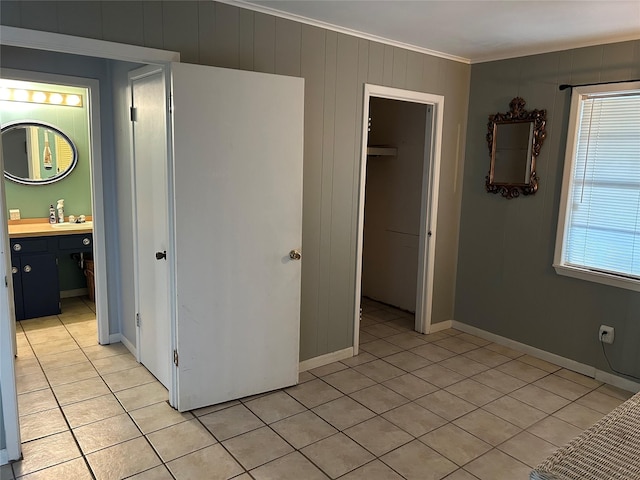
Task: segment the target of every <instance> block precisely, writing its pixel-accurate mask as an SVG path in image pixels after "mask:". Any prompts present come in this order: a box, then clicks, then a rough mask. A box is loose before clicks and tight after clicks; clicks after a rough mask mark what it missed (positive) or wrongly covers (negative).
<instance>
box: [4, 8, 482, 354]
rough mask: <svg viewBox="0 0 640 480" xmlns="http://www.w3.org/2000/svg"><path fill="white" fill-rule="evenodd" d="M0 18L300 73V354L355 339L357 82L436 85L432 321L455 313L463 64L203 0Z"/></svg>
mask: <svg viewBox="0 0 640 480" xmlns="http://www.w3.org/2000/svg"><path fill="white" fill-rule="evenodd" d="M0 21H1V22H2V24H4V25H9V26H15V27H22V28H31V29H35V30H46V31H53V32H58V33H64V34H70V35H77V36H84V37H92V38H98V39H102V40H108V41H115V42H122V43H130V44H134V45H143V46H148V47H154V48H163V49H167V50H174V51H178V52H180V54H181V56H182V61H184V62H191V63H201V64H205V65H214V66H220V67H229V68H240V69H245V70H255V71H259V72H267V73H278V74H284V75H293V76H301V77H304V78H305V152H304V153H305V157H304V158H305V159H304V162H305V163H304V198H303V249H304V261H303V266H302V307H301V308H302V311H301V318H302V320H301V346H300V348H301V352H300V358H301V359H302V360H304V359H308V358H311V357H314V356H317V355H321V354H324V353H328V352H332V351H336V350H339V349H342V348H345V347H349V346H351V345H352V344H353V311H354V300H355V299H354V295H355V293H354V291H355V274H356V272H355V241H356V235H355V234H356V212H357V198H358V178H357V174H358V171H359V164H360V135H361V116H362V98H363V84H364V83H365V82H369V83H375V84H379V85H387V86H393V87H398V88H405V89H409V90H416V91H422V92H429V93H434V94H441V95H444V96H445V114H444V139H443V148H442V177H441V185H440V215H439V222H438V237H437V239H438V243H437V250H438V254H437V255H438V258H437V261H436V265H435V269H436V274H435V278H436V284H435V285H434V288H435V295H434V309H433V321H434V322H438V321H443V320H448V319H450V318H452V315H453V305H454V290H455V272H456V259H457V250H458V247H457V244H458V218H459V212H460V201H461V183H462V158H458V157H462V154H461V152H463V151H464V138H465V129H466V114H467V102H468V91H469V74H470V67H469V65H464V64H461V63H457V62H452V61H449V60H444V59H440V58H436V57H431V56H427V55H422V54H419V53H415V52H410V51H407V50H403V49H400V48H395V47H391V46H386V45H382V44H379V43H375V42H370V41H367V40H361V39H358V38H355V37H352V36H348V35H343V34H338V33H335V32H330V31H327V30H323V29H320V28H316V27H310V26H307V25H302V24H299V23H296V22H292V21H288V20H283V19H279V18H275V17H272V16H269V15H264V14H259V13H254V12H251V11H248V10H243V9H239V8H236V7H233V6H229V5H225V4H219V3H215V2H208V1H207V2H192V1H177V2H140V1H127V2H111V1H109V2H106V1H105V2H93V1H78V2H57V1H51V2H15V1H3V2H2V3H1V4H0ZM458 152H460V154H458Z"/></svg>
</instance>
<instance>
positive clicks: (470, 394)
mask: <svg viewBox="0 0 640 480" xmlns="http://www.w3.org/2000/svg"><path fill="white" fill-rule="evenodd" d="M445 390H446V391H447V392H449V393H453V394H454V395H456V396H458V397H460V398H463V399H465V400H466V401H468V402H471V403H473V404H474V405H477V406H478V407H481V406H482V405H486V404H487V403H489V402H492V401H494V400H496V399H498V398H500V397H502V396H503V393H502V392H499V391H498V390H495V389H493V388H491V387H487V386H486V385H483V384H481V383H479V382H476V381H475V380H471V379H467V380H463V381H461V382H458V383H454V384H453V385H450V386H448V387H447V388H445Z"/></svg>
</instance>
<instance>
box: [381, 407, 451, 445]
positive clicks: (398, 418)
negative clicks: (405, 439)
mask: <svg viewBox="0 0 640 480" xmlns="http://www.w3.org/2000/svg"><path fill="white" fill-rule="evenodd" d="M382 416H383V417H384V418H386V419H387V420H389V421H390V422H392V423H394V424H395V425H397V426H398V427H400V428H402V429H403V430H404V431H405V432H408V433H410V434H411V435H413V436H414V437H419V436H420V435H424V434H425V433H427V432H430V431H431V430H433V429H435V428H438V427H440V426H442V425H444V424H445V423H447V420H445V419H444V418H442V417H440V416H438V415H436V414H435V413H433V412H431V411H430V410H427V409H426V408H423V407H421V406H420V405H417V404H416V403H407V404H406V405H402V406H401V407H398V408H394V409H393V410H389V411H388V412H386V413H384V414H383V415H382Z"/></svg>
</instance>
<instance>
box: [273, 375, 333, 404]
mask: <svg viewBox="0 0 640 480" xmlns="http://www.w3.org/2000/svg"><path fill="white" fill-rule="evenodd" d="M339 373H340V372H337V374H339ZM337 374H336V373H332V374H331V375H337ZM325 378H327V377H325ZM286 392H287V393H288V394H289V395H291V396H292V397H293V398H295V399H296V400H298V401H299V402H300V403H301V404H303V405H304V406H305V407H307V408H313V407H317V406H318V405H321V404H323V403H326V402H329V401H331V400H335V399H336V398H338V397H341V396H342V393H340V392H339V391H338V390H336V389H335V388H333V387H332V386H330V385H327V384H326V383H325V382H323V381H322V380H320V379H317V380H311V381H310V382H306V383H303V384H301V385H296V386H295V387H291V388H288V389H287V390H286Z"/></svg>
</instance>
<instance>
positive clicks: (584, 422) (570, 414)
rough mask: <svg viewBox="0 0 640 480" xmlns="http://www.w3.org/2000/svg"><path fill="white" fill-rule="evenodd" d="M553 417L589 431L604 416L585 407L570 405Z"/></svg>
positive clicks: (575, 404)
mask: <svg viewBox="0 0 640 480" xmlns="http://www.w3.org/2000/svg"><path fill="white" fill-rule="evenodd" d="M553 416H554V417H557V418H559V419H560V420H564V421H565V422H569V423H570V424H572V425H575V426H576V427H578V428H582V429H587V428H589V427H590V426H591V425H593V424H594V423H596V422H597V421H598V420H600V419H601V418H602V417H603V416H604V414H602V413H601V412H597V411H595V410H593V409H591V408H589V407H583V406H582V405H579V404H577V403H570V404H569V405H567V406H566V407H564V408H562V409H560V410H558V411H557V412H556V413H554V414H553Z"/></svg>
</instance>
